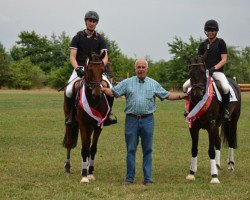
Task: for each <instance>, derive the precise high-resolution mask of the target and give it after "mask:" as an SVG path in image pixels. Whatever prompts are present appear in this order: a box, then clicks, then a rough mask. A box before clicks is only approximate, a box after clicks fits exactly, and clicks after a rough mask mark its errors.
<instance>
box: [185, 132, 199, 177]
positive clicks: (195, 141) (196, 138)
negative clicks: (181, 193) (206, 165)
mask: <svg viewBox="0 0 250 200" xmlns="http://www.w3.org/2000/svg"><path fill="white" fill-rule="evenodd" d="M199 130H200V129H199V128H190V129H189V132H190V135H191V138H192V158H191V165H190V170H189V174H188V175H187V177H186V179H188V180H195V176H194V174H195V172H196V171H197V155H198V141H199Z"/></svg>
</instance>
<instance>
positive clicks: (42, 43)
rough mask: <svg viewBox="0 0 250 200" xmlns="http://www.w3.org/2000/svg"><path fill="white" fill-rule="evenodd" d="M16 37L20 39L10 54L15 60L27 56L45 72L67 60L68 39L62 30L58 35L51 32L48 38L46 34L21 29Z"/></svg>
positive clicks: (58, 66)
mask: <svg viewBox="0 0 250 200" xmlns="http://www.w3.org/2000/svg"><path fill="white" fill-rule="evenodd" d="M18 37H19V38H20V40H19V41H17V42H16V45H15V46H14V47H13V48H12V49H11V56H12V57H13V59H14V60H15V61H18V60H21V59H23V58H27V57H28V58H30V61H31V62H32V63H33V64H34V65H37V66H39V67H40V68H41V69H42V70H43V71H44V72H45V73H46V74H48V73H50V71H51V70H52V69H54V68H60V67H61V66H63V65H64V62H68V61H69V58H68V57H69V42H70V39H69V37H68V36H66V34H65V33H64V32H63V33H62V34H61V35H60V36H59V37H57V36H56V35H55V34H53V35H52V36H51V39H50V40H49V39H48V38H47V36H40V35H38V34H36V33H35V32H34V31H32V32H28V31H23V32H21V33H20V34H19V35H18Z"/></svg>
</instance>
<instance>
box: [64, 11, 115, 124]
mask: <svg viewBox="0 0 250 200" xmlns="http://www.w3.org/2000/svg"><path fill="white" fill-rule="evenodd" d="M84 20H85V25H86V29H84V30H82V31H79V32H78V33H77V34H76V35H75V36H74V37H73V39H72V41H71V44H70V62H71V64H72V66H73V68H74V70H73V72H72V74H71V76H70V79H69V81H68V83H69V85H68V86H67V88H66V108H67V110H68V113H69V114H68V116H66V119H65V124H66V125H70V124H71V123H72V115H73V114H72V107H73V104H74V101H75V99H74V97H72V89H73V85H74V83H75V81H77V80H79V79H80V78H82V77H83V76H84V65H85V63H86V59H87V56H88V53H89V52H95V53H97V54H100V53H102V52H103V51H106V55H105V57H104V58H103V60H102V61H103V63H104V65H106V64H107V63H108V53H107V45H106V42H105V40H104V38H103V37H102V36H101V35H100V34H99V33H97V32H96V31H95V28H96V25H97V24H98V22H99V15H98V14H97V12H95V11H88V12H87V13H86V14H85V17H84ZM103 79H104V80H106V81H107V82H108V84H109V86H110V87H112V85H111V83H110V82H109V80H108V79H107V77H105V75H103ZM107 100H108V102H109V105H110V113H111V108H112V105H113V101H114V97H108V96H107ZM110 113H109V114H108V117H107V119H106V120H105V121H104V125H106V126H108V125H111V124H114V123H116V120H112V119H110Z"/></svg>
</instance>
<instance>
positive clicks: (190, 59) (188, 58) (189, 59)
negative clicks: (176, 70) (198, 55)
mask: <svg viewBox="0 0 250 200" xmlns="http://www.w3.org/2000/svg"><path fill="white" fill-rule="evenodd" d="M185 60H186V61H187V64H188V65H190V64H191V63H192V58H191V57H190V56H185Z"/></svg>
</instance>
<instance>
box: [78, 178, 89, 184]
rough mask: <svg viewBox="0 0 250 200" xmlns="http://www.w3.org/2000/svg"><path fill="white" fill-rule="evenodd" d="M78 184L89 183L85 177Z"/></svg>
mask: <svg viewBox="0 0 250 200" xmlns="http://www.w3.org/2000/svg"><path fill="white" fill-rule="evenodd" d="M80 183H89V179H88V178H87V177H82V180H81V181H80Z"/></svg>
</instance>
